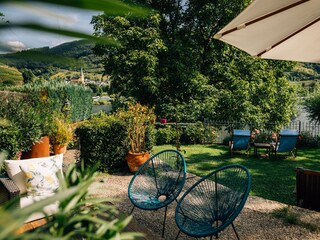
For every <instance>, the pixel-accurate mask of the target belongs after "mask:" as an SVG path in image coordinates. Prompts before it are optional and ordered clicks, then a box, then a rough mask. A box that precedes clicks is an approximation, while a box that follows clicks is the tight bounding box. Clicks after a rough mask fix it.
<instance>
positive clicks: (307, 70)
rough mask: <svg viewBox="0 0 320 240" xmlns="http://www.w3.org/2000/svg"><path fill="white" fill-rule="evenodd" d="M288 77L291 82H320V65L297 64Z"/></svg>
mask: <svg viewBox="0 0 320 240" xmlns="http://www.w3.org/2000/svg"><path fill="white" fill-rule="evenodd" d="M288 77H289V80H291V81H318V80H320V64H316V63H297V65H296V66H295V67H294V68H293V70H292V71H291V72H289V73H288Z"/></svg>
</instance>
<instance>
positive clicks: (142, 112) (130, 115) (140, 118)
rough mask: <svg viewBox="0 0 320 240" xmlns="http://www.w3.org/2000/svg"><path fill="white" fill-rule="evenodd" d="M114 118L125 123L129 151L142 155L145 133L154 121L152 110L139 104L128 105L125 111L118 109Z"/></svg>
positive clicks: (144, 148) (144, 145)
mask: <svg viewBox="0 0 320 240" xmlns="http://www.w3.org/2000/svg"><path fill="white" fill-rule="evenodd" d="M116 116H117V117H118V118H119V119H120V120H121V121H123V122H124V123H125V126H126V131H127V134H128V140H129V146H130V151H131V152H132V153H142V152H145V151H146V150H147V149H146V132H147V129H148V128H149V126H151V124H152V123H153V122H154V121H155V115H154V113H153V109H150V108H148V107H146V106H143V105H141V104H140V103H135V104H130V105H128V107H127V108H125V109H119V110H118V111H117V112H116Z"/></svg>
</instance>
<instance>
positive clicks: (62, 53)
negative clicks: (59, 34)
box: [0, 40, 103, 77]
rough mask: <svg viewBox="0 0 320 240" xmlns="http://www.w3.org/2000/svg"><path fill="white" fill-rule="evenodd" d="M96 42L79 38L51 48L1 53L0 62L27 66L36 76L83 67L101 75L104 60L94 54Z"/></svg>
mask: <svg viewBox="0 0 320 240" xmlns="http://www.w3.org/2000/svg"><path fill="white" fill-rule="evenodd" d="M93 47H94V43H91V42H89V41H87V40H79V41H73V42H68V43H64V44H61V45H59V46H56V47H53V48H49V47H43V48H35V49H30V50H24V51H21V52H16V53H8V54H1V55H0V63H2V64H5V65H8V66H12V67H13V66H14V67H16V68H18V69H23V68H27V69H30V70H32V71H33V73H34V74H35V75H36V76H41V75H47V76H50V77H51V76H52V75H55V74H57V73H59V72H65V71H71V72H72V71H74V72H77V73H79V72H80V69H81V68H83V70H84V72H85V73H87V74H93V75H95V74H98V75H101V74H102V72H103V65H102V61H101V59H100V58H99V57H97V56H95V55H94V54H93V51H92V48H93Z"/></svg>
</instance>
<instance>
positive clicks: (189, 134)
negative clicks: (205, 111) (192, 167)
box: [181, 122, 205, 144]
mask: <svg viewBox="0 0 320 240" xmlns="http://www.w3.org/2000/svg"><path fill="white" fill-rule="evenodd" d="M204 139H205V128H204V126H203V124H202V122H197V123H195V124H190V125H188V126H187V127H186V129H185V130H184V131H183V133H182V136H181V142H182V143H185V144H196V143H203V142H204Z"/></svg>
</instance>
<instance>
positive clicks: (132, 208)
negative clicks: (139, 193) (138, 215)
mask: <svg viewBox="0 0 320 240" xmlns="http://www.w3.org/2000/svg"><path fill="white" fill-rule="evenodd" d="M135 207H136V206H133V208H132V209H131V211H130V215H131V214H132V212H133V210H134V208H135Z"/></svg>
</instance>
